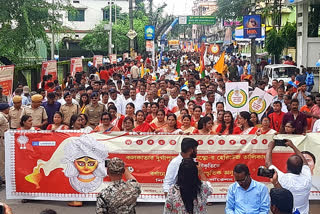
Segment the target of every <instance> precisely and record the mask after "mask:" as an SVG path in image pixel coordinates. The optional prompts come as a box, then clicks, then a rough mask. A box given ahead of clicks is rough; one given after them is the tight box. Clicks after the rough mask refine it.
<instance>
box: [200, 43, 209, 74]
mask: <svg viewBox="0 0 320 214" xmlns="http://www.w3.org/2000/svg"><path fill="white" fill-rule="evenodd" d="M206 50H207V48H206V46H205V44H204V43H202V44H201V48H200V69H199V72H200V74H201V78H204V76H205V65H204V57H205V56H204V55H205V54H206Z"/></svg>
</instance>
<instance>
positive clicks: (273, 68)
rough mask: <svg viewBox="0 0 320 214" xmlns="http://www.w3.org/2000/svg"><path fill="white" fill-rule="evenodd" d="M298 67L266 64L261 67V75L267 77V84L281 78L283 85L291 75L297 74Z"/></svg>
mask: <svg viewBox="0 0 320 214" xmlns="http://www.w3.org/2000/svg"><path fill="white" fill-rule="evenodd" d="M298 73H299V68H298V67H297V66H294V65H286V64H274V65H266V67H264V69H263V76H265V75H266V76H268V77H269V82H268V85H270V86H271V85H272V80H274V79H276V80H278V81H279V80H283V81H284V83H285V85H286V84H287V83H288V82H289V81H290V80H291V76H292V75H297V74H298Z"/></svg>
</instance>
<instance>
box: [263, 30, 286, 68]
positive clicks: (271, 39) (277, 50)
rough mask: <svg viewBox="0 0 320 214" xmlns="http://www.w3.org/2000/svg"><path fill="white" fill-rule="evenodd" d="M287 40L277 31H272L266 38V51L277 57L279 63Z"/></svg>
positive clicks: (276, 60)
mask: <svg viewBox="0 0 320 214" xmlns="http://www.w3.org/2000/svg"><path fill="white" fill-rule="evenodd" d="M285 45H286V42H285V39H284V38H283V37H282V36H281V34H280V33H278V32H277V30H276V29H272V30H271V31H270V32H269V33H268V36H267V38H266V50H267V51H268V52H269V53H270V54H272V55H273V56H274V57H275V62H276V63H277V62H278V61H279V58H280V55H281V53H282V51H283V49H284V48H285Z"/></svg>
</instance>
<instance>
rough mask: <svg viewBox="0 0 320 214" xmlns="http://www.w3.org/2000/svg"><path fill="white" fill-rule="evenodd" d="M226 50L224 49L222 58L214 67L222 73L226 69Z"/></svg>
mask: <svg viewBox="0 0 320 214" xmlns="http://www.w3.org/2000/svg"><path fill="white" fill-rule="evenodd" d="M225 53H226V52H225V51H223V53H222V54H221V56H220V59H219V60H218V62H217V63H216V64H215V65H214V69H215V70H216V71H217V72H218V73H220V74H223V71H224V67H225V66H224V55H225Z"/></svg>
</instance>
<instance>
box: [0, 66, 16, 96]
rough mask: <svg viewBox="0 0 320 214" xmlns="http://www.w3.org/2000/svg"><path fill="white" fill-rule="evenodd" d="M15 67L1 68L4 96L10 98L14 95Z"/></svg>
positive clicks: (0, 74) (0, 77) (0, 83)
mask: <svg viewBox="0 0 320 214" xmlns="http://www.w3.org/2000/svg"><path fill="white" fill-rule="evenodd" d="M13 74H14V65H5V66H0V85H1V86H2V89H3V92H2V93H3V94H4V95H6V96H9V95H11V94H12V87H13Z"/></svg>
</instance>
